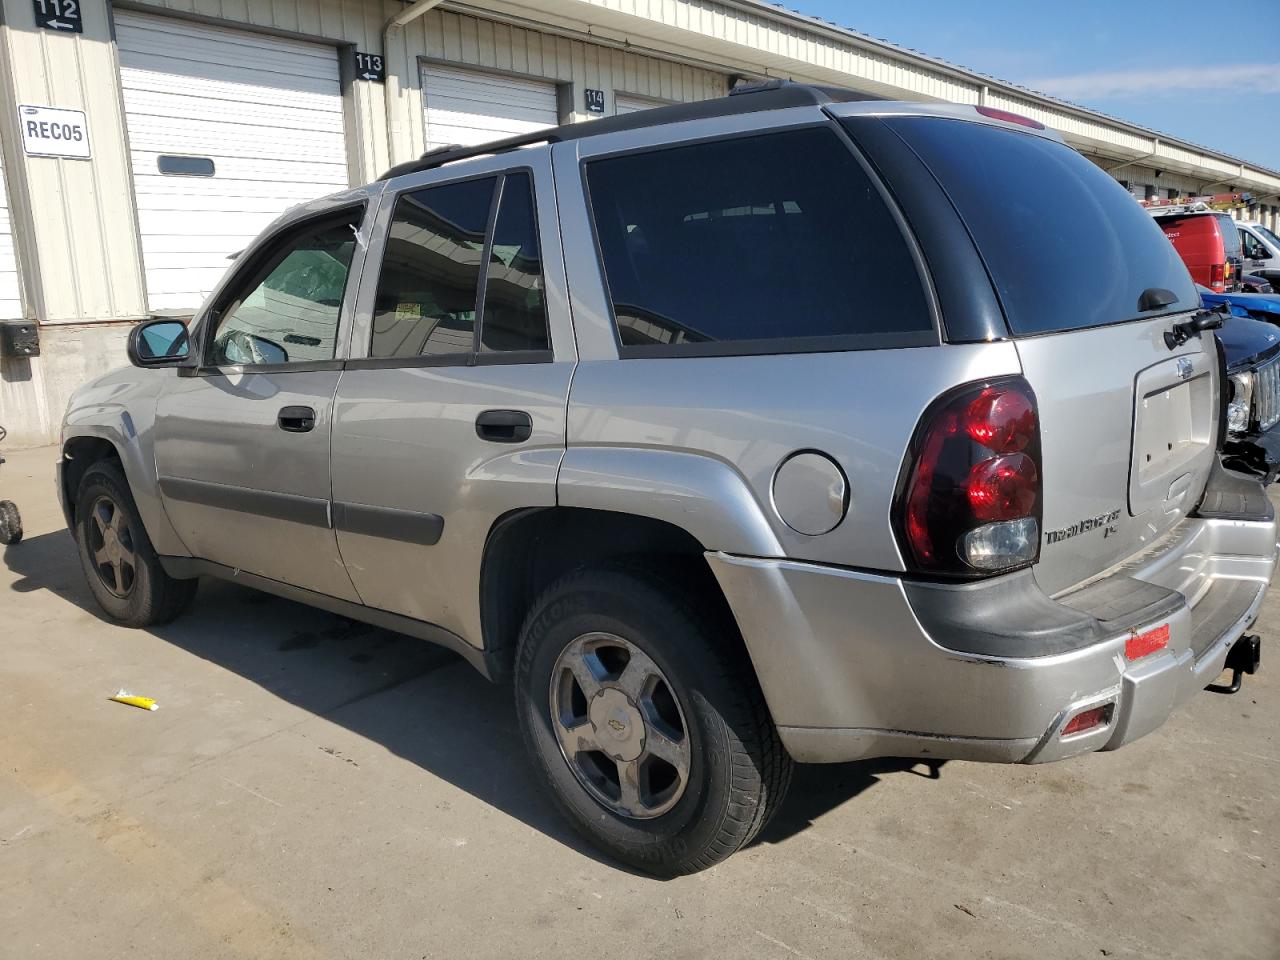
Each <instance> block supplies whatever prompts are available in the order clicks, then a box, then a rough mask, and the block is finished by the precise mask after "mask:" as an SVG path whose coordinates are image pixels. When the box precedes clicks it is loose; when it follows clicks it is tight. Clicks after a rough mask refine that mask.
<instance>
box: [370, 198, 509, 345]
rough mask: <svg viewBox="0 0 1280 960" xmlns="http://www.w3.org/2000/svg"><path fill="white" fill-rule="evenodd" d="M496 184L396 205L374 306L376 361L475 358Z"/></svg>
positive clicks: (407, 199) (403, 199)
mask: <svg viewBox="0 0 1280 960" xmlns="http://www.w3.org/2000/svg"><path fill="white" fill-rule="evenodd" d="M497 182H498V181H497V177H486V178H485V179H483V180H464V181H462V182H460V183H446V184H443V185H441V186H438V187H427V188H426V189H425V190H415V191H413V192H412V193H406V194H404V195H403V196H401V197H400V198H399V199H398V200H397V201H396V207H395V212H394V215H393V217H392V221H391V229H390V232H389V233H388V235H387V249H386V253H385V254H384V255H383V260H382V273H381V274H380V275H379V277H378V293H377V297H376V299H375V301H374V313H373V342H372V346H371V349H370V351H369V356H371V357H382V358H385V357H404V358H407V357H429V356H437V357H438V356H454V355H464V356H465V355H467V354H470V353H471V351H472V349H473V348H474V337H475V327H476V306H477V304H478V301H479V295H478V285H479V281H480V265H481V258H482V257H483V256H484V238H485V229H486V228H487V227H488V224H489V210H490V207H491V206H492V204H493V191H494V187H495V186H496V184H497Z"/></svg>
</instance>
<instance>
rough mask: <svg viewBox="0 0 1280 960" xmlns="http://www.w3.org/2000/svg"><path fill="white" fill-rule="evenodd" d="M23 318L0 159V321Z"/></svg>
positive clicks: (16, 261)
mask: <svg viewBox="0 0 1280 960" xmlns="http://www.w3.org/2000/svg"><path fill="white" fill-rule="evenodd" d="M21 316H22V303H21V301H20V300H19V297H18V260H17V257H16V256H15V255H14V250H13V220H12V218H11V217H10V216H9V199H8V194H6V193H5V185H4V158H3V157H0V320H14V319H18V318H21Z"/></svg>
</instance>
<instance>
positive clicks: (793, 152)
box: [587, 128, 933, 354]
mask: <svg viewBox="0 0 1280 960" xmlns="http://www.w3.org/2000/svg"><path fill="white" fill-rule="evenodd" d="M587 184H588V188H589V191H590V197H591V208H592V215H593V217H594V219H595V226H596V231H597V237H598V241H599V244H600V249H601V253H602V255H603V260H604V268H605V275H606V279H607V281H608V286H609V294H610V297H611V299H612V301H613V310H614V317H615V320H616V323H617V328H618V336H619V340H620V342H621V344H622V347H623V348H624V352H625V351H627V350H628V349H631V348H634V349H638V350H641V351H644V350H646V349H651V348H654V347H659V348H664V349H667V350H671V349H674V350H675V352H680V353H691V354H696V353H711V352H719V353H724V352H764V351H774V350H786V349H800V350H804V349H813V350H822V349H843V348H854V347H857V346H859V345H865V346H875V345H908V344H909V343H912V342H925V340H927V339H932V337H933V323H932V317H931V315H930V312H929V308H928V306H927V302H926V299H925V293H924V289H923V286H922V283H921V279H920V275H919V272H918V270H917V268H916V264H915V261H914V259H913V257H912V255H911V252H910V249H909V248H908V246H907V242H906V240H905V239H904V237H903V235H902V232H901V230H900V229H899V227H898V224H897V222H896V221H895V220H894V218H893V216H892V214H891V213H890V211H889V209H888V207H887V206H886V204H885V201H884V199H883V198H882V196H881V194H880V192H879V191H878V190H877V189H876V187H875V185H874V184H873V183H872V181H871V179H870V177H868V175H867V174H866V172H865V171H864V170H863V168H862V166H861V165H860V164H859V163H858V161H857V160H856V158H855V157H854V156H853V154H852V153H850V151H849V149H848V148H847V147H846V146H845V145H844V143H843V142H842V141H841V140H840V138H839V137H838V136H837V135H836V134H835V133H834V132H832V131H831V130H828V129H824V128H813V129H806V130H799V131H792V132H786V133H774V134H766V135H763V136H755V137H749V138H739V139H732V140H721V141H715V142H711V143H703V144H697V145H693V146H687V147H676V148H668V149H663V150H658V151H653V152H647V153H637V154H628V155H625V156H621V157H612V158H608V159H603V160H597V161H593V162H590V163H589V164H588V165H587ZM895 341H896V342H895ZM726 344H733V346H725V345H726Z"/></svg>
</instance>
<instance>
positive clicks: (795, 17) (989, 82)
mask: <svg viewBox="0 0 1280 960" xmlns="http://www.w3.org/2000/svg"><path fill="white" fill-rule="evenodd" d="M726 2H728V3H730V4H732V5H736V6H740V7H747V8H751V9H753V10H757V11H759V12H762V13H768V14H772V15H773V16H776V17H780V18H782V19H785V20H788V21H790V22H793V23H801V24H805V25H806V26H808V27H809V28H811V29H812V28H818V29H820V30H823V31H827V32H835V33H837V34H840V35H841V36H842V37H843V38H845V39H848V40H854V41H856V42H858V43H860V44H863V45H869V46H872V47H875V48H878V49H879V50H880V51H882V52H883V53H886V54H889V55H892V56H895V57H897V58H899V59H903V60H906V61H908V62H910V61H915V62H917V63H918V62H920V61H925V62H927V63H928V64H930V65H931V66H933V67H935V68H938V69H940V70H943V71H946V72H948V73H952V74H956V75H958V76H960V77H963V78H964V79H966V80H968V81H970V82H971V83H978V84H983V85H986V86H993V87H999V88H1002V89H1005V90H1009V91H1013V92H1016V93H1017V94H1018V95H1020V96H1023V97H1029V98H1032V99H1036V100H1041V101H1044V102H1046V103H1048V104H1052V105H1054V106H1057V107H1065V108H1067V109H1069V110H1072V111H1075V112H1078V113H1083V114H1086V115H1088V116H1091V117H1098V118H1101V119H1104V120H1107V121H1109V122H1111V123H1115V124H1119V125H1121V126H1123V127H1125V128H1126V129H1129V130H1131V131H1134V132H1137V133H1140V134H1142V135H1144V136H1149V137H1154V138H1157V139H1159V140H1160V141H1161V142H1163V143H1168V144H1173V145H1176V146H1182V147H1186V148H1187V149H1190V150H1199V151H1201V152H1204V153H1207V154H1210V155H1212V156H1215V157H1217V158H1218V159H1220V160H1226V161H1228V162H1230V163H1236V164H1245V165H1247V166H1250V167H1253V168H1254V169H1255V170H1259V171H1262V172H1264V173H1268V174H1271V175H1272V176H1277V177H1280V169H1276V168H1273V167H1265V166H1262V165H1261V164H1258V163H1255V162H1254V161H1252V160H1244V159H1242V158H1240V157H1237V156H1234V155H1232V154H1229V153H1225V152H1223V151H1221V150H1218V149H1216V148H1214V147H1209V146H1206V145H1204V144H1199V143H1196V142H1194V141H1191V140H1186V139H1184V138H1182V137H1176V136H1172V135H1170V134H1167V133H1162V132H1161V131H1159V130H1153V129H1151V128H1150V127H1145V126H1142V125H1141V124H1138V123H1134V122H1133V121H1131V120H1125V119H1123V118H1121V117H1116V116H1113V115H1111V114H1108V113H1103V112H1102V111H1099V110H1094V109H1092V108H1090V107H1085V106H1082V105H1080V104H1078V103H1073V102H1072V101H1070V100H1064V99H1062V98H1061V97H1055V96H1053V95H1052V94H1048V93H1043V92H1041V91H1039V90H1034V89H1032V88H1030V87H1025V86H1023V85H1021V84H1018V83H1014V82H1013V81H1010V80H1002V79H1000V78H999V77H993V76H991V75H990V74H986V73H982V72H981V71H979V70H974V69H972V68H971V67H966V66H962V65H960V64H955V63H951V62H950V61H948V60H944V59H942V58H941V57H935V56H933V55H931V54H927V53H923V52H921V51H919V50H915V49H913V48H911V47H907V46H903V45H901V44H897V43H893V42H892V41H889V40H884V39H882V38H879V37H872V36H870V35H869V34H865V33H860V32H859V31H857V30H854V29H853V28H851V27H846V26H842V25H841V24H838V23H834V22H832V21H830V20H825V19H823V18H822V17H815V16H811V15H809V14H804V13H800V12H798V11H796V10H791V9H788V8H786V7H784V6H782V5H781V4H777V3H773V2H771V0H726Z"/></svg>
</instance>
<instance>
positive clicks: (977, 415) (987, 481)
mask: <svg viewBox="0 0 1280 960" xmlns="http://www.w3.org/2000/svg"><path fill="white" fill-rule="evenodd" d="M1040 478H1041V471H1040V422H1039V417H1038V415H1037V413H1036V402H1035V395H1034V394H1033V393H1032V392H1031V388H1030V386H1028V385H1027V383H1026V381H1025V380H1023V379H1022V378H1021V377H1012V378H1006V379H1000V380H992V381H989V382H986V383H981V384H972V385H969V386H966V387H963V388H961V389H960V390H957V391H953V392H952V393H949V394H947V395H946V396H944V397H942V398H941V399H940V400H939V401H937V402H936V403H934V404H933V405H932V406H931V407H930V408H929V410H928V411H926V413H925V415H924V417H923V418H922V419H921V421H920V425H919V426H918V427H917V428H916V435H915V437H914V438H913V440H912V443H911V449H910V451H909V454H908V462H907V465H906V469H905V470H904V472H903V481H902V486H901V489H900V493H899V495H898V499H897V503H896V507H895V517H896V521H897V526H898V532H899V536H900V538H901V539H902V541H903V545H904V547H905V551H904V552H905V553H906V555H907V557H908V559H909V561H910V566H911V568H912V569H914V570H916V571H919V572H922V573H930V574H940V575H945V576H954V577H978V576H984V575H989V574H993V573H1003V572H1006V571H1008V570H1013V569H1017V568H1018V567H1025V566H1027V565H1029V564H1031V563H1034V562H1035V561H1036V559H1037V558H1038V557H1039V553H1040V517H1041V503H1040V499H1041V479H1040Z"/></svg>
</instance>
